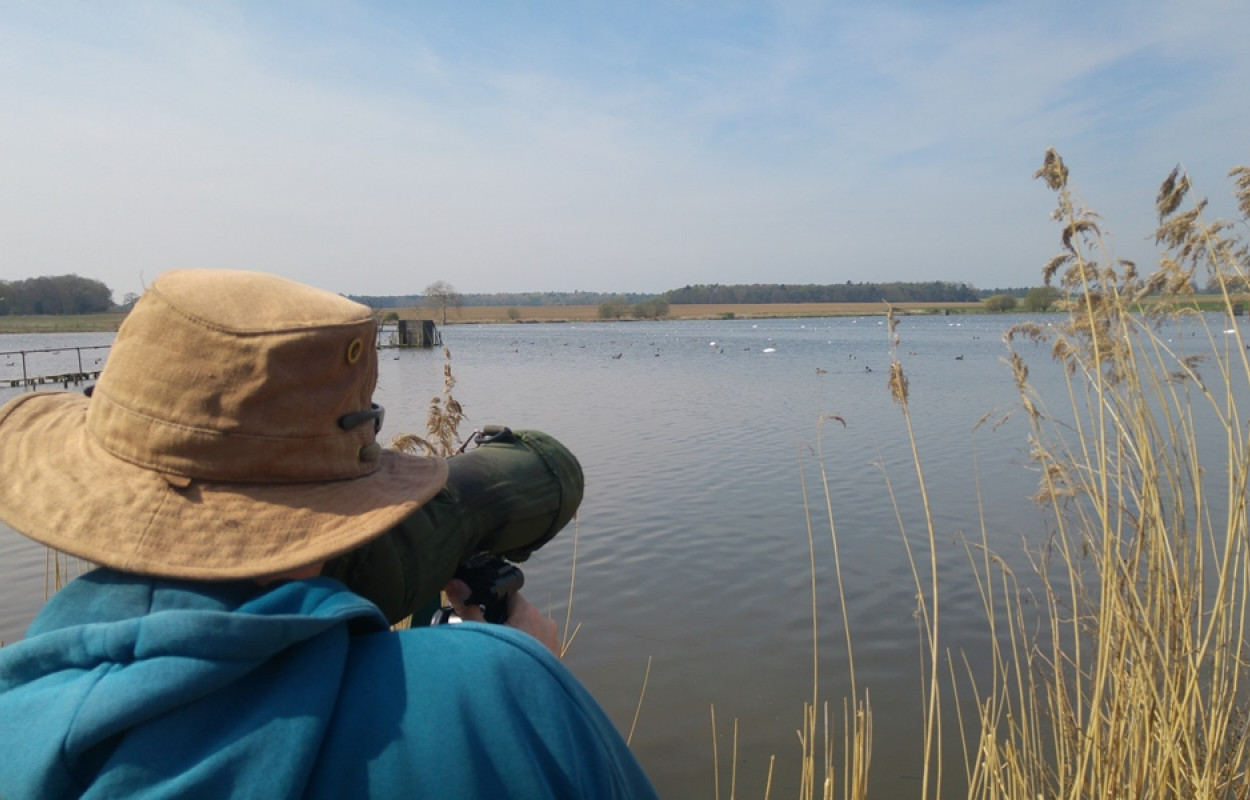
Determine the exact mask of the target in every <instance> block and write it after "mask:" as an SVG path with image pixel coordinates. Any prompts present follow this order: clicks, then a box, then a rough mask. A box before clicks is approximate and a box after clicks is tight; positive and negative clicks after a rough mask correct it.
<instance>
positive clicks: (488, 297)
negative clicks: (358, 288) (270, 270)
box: [348, 281, 657, 308]
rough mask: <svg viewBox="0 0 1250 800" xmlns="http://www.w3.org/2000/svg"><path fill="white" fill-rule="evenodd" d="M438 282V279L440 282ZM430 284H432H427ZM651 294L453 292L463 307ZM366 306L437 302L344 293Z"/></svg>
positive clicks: (425, 297) (588, 302)
mask: <svg viewBox="0 0 1250 800" xmlns="http://www.w3.org/2000/svg"><path fill="white" fill-rule="evenodd" d="M441 282H442V281H439V283H441ZM431 285H433V284H431ZM656 296H657V295H655V294H624V295H622V294H620V293H618V292H495V293H493V294H465V293H457V297H459V298H460V305H464V306H597V305H599V304H600V303H603V302H606V301H608V300H613V299H615V298H617V297H625V298H627V299H628V302H630V303H637V302H639V301H642V300H648V299H650V298H652V297H656ZM348 298H350V299H352V300H355V301H356V302H357V303H364V304H365V305H367V306H369V307H370V308H411V307H413V306H433V305H439V304H440V303H441V301H440V300H439V298H436V297H431V296H430V295H429V294H394V295H356V294H353V295H348Z"/></svg>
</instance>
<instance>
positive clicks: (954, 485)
mask: <svg viewBox="0 0 1250 800" xmlns="http://www.w3.org/2000/svg"><path fill="white" fill-rule="evenodd" d="M1052 319H1053V318H1052ZM1018 321H1020V318H1015V317H991V316H976V317H967V318H954V317H908V318H905V319H904V320H903V321H902V322H901V324H900V326H899V331H898V332H899V334H900V336H901V337H902V338H901V343H900V345H899V351H898V352H899V357H900V360H901V361H902V363H903V365H904V369H905V372H906V375H907V377H908V379H909V382H910V388H911V409H912V415H913V423H914V426H915V433H916V438H917V443H918V447H919V450H920V457H921V459H922V462H923V465H924V470H925V480H926V484H927V489H928V493H929V498H930V502H931V504H932V508H933V511H934V515H935V524H936V527H937V530H938V538H939V545H938V547H939V558H940V560H941V567H940V569H941V572H942V577H943V581H944V589H943V592H944V593H943V596H942V603H943V606H942V620H943V636H944V646H946V647H950V648H952V649H953V651H954V652H959V651H960V650H963V651H965V652H966V653H967V654H968V657H969V659H970V660H972V661H973V662H976V661H977V659H978V653H983V652H984V648H985V643H986V634H985V623H984V614H983V612H982V610H981V605H980V599H979V596H978V594H977V591H976V587H975V585H974V583H973V581H972V580H971V578H970V575H969V570H968V567H967V557H966V555H965V552H964V549H963V545H962V544H961V540H960V537H961V535H963V534H967V535H968V536H969V537H972V538H977V539H979V537H980V523H979V521H978V503H980V505H981V507H982V508H983V511H984V515H985V519H986V520H987V526H988V533H987V535H988V537H989V540H990V544H991V546H992V547H993V548H995V549H996V550H998V551H999V552H1001V553H1003V554H1005V555H1006V556H1007V557H1008V560H1009V561H1012V562H1013V563H1015V564H1016V565H1017V567H1018V570H1022V568H1020V567H1019V565H1021V564H1022V563H1023V560H1022V558H1021V557H1020V552H1021V548H1022V543H1025V542H1027V543H1029V544H1030V545H1032V546H1036V545H1037V544H1038V543H1039V542H1040V541H1041V540H1042V538H1043V537H1044V535H1045V533H1046V525H1045V518H1044V516H1043V515H1042V513H1041V512H1040V511H1039V510H1037V509H1036V507H1034V506H1033V505H1032V504H1031V503H1030V501H1029V500H1028V496H1029V495H1030V494H1031V493H1032V492H1033V491H1034V490H1035V489H1036V475H1035V474H1034V473H1033V472H1032V471H1031V470H1030V469H1029V467H1028V462H1027V453H1028V447H1027V441H1026V433H1027V430H1026V428H1027V426H1026V423H1025V420H1024V419H1023V416H1022V415H1020V414H1016V415H1015V416H1012V417H1010V418H1008V419H1007V420H1006V421H1005V422H1003V423H1002V424H1001V425H998V426H997V427H996V428H993V429H992V430H991V427H992V426H990V425H984V426H982V427H981V428H980V429H979V431H978V432H977V433H975V434H974V432H973V429H974V428H975V427H976V426H977V423H978V421H979V420H981V419H982V417H983V416H985V415H986V414H987V413H989V414H991V415H992V419H995V420H997V419H998V418H999V417H1000V416H1001V415H1003V414H1005V413H1006V412H1009V411H1011V410H1012V409H1014V408H1015V407H1016V405H1017V402H1016V393H1015V388H1014V385H1013V383H1012V380H1011V376H1010V373H1009V371H1008V369H1007V367H1006V366H1005V365H1004V364H1003V363H1002V361H1001V359H1002V358H1003V357H1004V356H1005V354H1006V349H1005V346H1004V345H1003V343H1002V333H1003V330H1004V328H1005V327H1006V325H1007V324H1008V323H1009V322H1018ZM1039 321H1041V322H1043V324H1045V322H1046V318H1041V319H1040V320H1039ZM1212 324H1213V326H1214V327H1215V328H1216V329H1219V328H1221V327H1223V323H1221V322H1220V321H1219V320H1218V319H1216V320H1215V321H1214V322H1213V323H1212ZM442 333H443V339H444V342H445V344H446V345H447V347H448V348H449V349H450V350H451V364H452V371H453V373H454V375H455V377H456V379H457V385H456V387H455V389H454V391H453V393H454V395H455V396H456V398H457V399H458V400H459V401H460V402H461V403H462V404H463V406H464V408H465V411H466V413H467V414H468V417H469V423H468V425H469V426H470V429H471V428H472V427H480V426H482V425H485V424H491V423H498V424H506V425H509V426H511V427H513V428H535V429H539V430H543V431H546V432H548V433H550V434H552V435H554V436H556V437H557V438H559V439H560V440H561V441H563V442H564V443H565V444H566V445H567V446H568V447H569V448H570V449H571V450H572V451H573V452H574V453H575V454H576V455H577V456H578V457H579V458H580V460H581V462H582V465H583V468H584V470H585V473H586V481H587V488H586V496H585V500H584V502H583V504H582V508H581V512H580V514H579V518H578V521H577V524H576V530H574V527H573V526H570V528H569V529H568V530H566V531H565V532H564V533H562V534H561V535H560V536H559V537H557V538H556V540H554V541H553V542H552V543H551V544H549V545H548V546H547V547H546V548H544V549H543V550H542V551H540V552H539V553H538V554H537V555H536V556H535V557H534V558H533V559H531V561H530V562H529V563H528V564H527V565H526V567H525V572H526V590H525V591H526V594H527V595H528V596H529V598H530V599H531V600H532V601H533V602H534V603H535V604H536V605H538V606H539V607H540V608H544V609H550V611H551V614H552V615H553V616H554V617H555V618H556V619H557V620H560V621H563V620H564V619H565V616H566V613H567V612H568V607H569V584H570V574H571V571H572V568H573V564H574V546H575V545H576V581H575V591H574V593H573V599H572V613H571V617H572V619H573V620H574V622H575V623H580V624H581V628H580V630H579V632H578V633H577V636H576V639H575V640H574V642H573V644H572V647H571V649H570V651H569V653H568V655H567V657H566V663H567V664H568V666H569V667H570V668H571V669H572V670H573V672H574V673H576V674H577V675H578V676H579V677H580V678H581V679H582V681H583V682H584V683H585V684H586V685H587V686H588V687H589V688H590V690H591V691H592V692H593V693H594V694H595V696H596V697H597V698H598V699H599V700H600V702H601V703H602V704H603V705H604V707H605V708H606V709H607V711H608V713H609V714H610V716H611V717H612V718H613V720H614V721H615V722H616V724H617V725H618V726H619V727H620V728H621V730H622V731H623V732H628V731H629V730H630V727H631V725H633V722H634V716H635V709H636V707H637V704H638V699H639V693H640V690H641V688H642V686H643V681H644V676H645V675H646V674H647V667H648V659H650V662H651V665H650V674H649V677H648V678H647V685H646V693H645V697H644V698H643V701H642V707H641V711H640V713H639V714H638V719H637V725H636V730H635V732H634V736H633V744H632V747H633V749H634V751H635V753H637V755H638V756H639V758H640V759H641V761H642V763H643V765H644V767H645V768H646V769H647V771H648V772H649V773H650V774H651V776H652V777H653V779H654V781H655V782H656V785H657V787H658V788H659V789H660V792H661V794H662V795H663V796H665V797H691V796H710V795H711V794H712V791H713V781H714V775H713V766H712V764H713V756H712V750H713V731H712V724H711V717H710V709H711V708H712V707H713V706H714V707H715V714H716V720H717V723H718V732H717V740H718V747H719V751H720V764H721V770H722V776H721V784H722V792H725V793H726V794H727V787H728V781H729V763H730V748H731V746H732V731H733V721H734V720H735V719H736V720H737V722H738V747H737V752H738V763H737V789H738V793H739V795H740V796H743V797H754V796H763V791H764V785H765V780H766V776H767V774H768V769H769V760H770V757H772V756H774V755H775V756H776V766H775V768H774V774H773V785H772V793H773V796H775V797H789V796H793V795H794V794H795V792H796V790H797V787H798V784H799V771H798V762H799V744H798V739H797V737H796V734H795V731H796V730H797V729H798V728H799V727H800V725H801V724H802V706H803V702H804V701H805V700H810V699H811V697H812V691H813V687H812V672H813V666H812V659H813V646H812V640H811V639H812V637H811V630H812V619H811V613H812V612H811V608H812V601H811V561H810V557H809V543H808V533H807V530H808V527H807V518H806V516H805V512H804V500H803V491H804V480H803V479H802V478H801V476H802V475H805V476H806V485H807V486H806V488H807V492H808V496H809V500H810V501H811V503H812V505H813V513H812V518H813V526H814V530H815V533H816V539H815V544H816V547H815V561H816V569H817V572H818V573H819V579H818V588H817V595H818V599H817V604H818V615H819V627H820V637H819V638H820V643H819V650H818V653H819V663H820V696H821V698H822V701H823V700H829V701H830V702H831V709H832V711H833V712H835V719H836V720H837V722H838V728H837V735H838V737H839V741H840V737H841V722H840V720H841V709H842V698H843V697H844V696H846V695H847V694H848V693H849V691H850V682H849V676H848V674H847V653H846V647H845V636H844V632H843V626H842V620H841V611H840V609H839V607H838V603H837V593H836V586H835V584H834V582H833V549H832V544H831V537H830V530H829V523H828V519H827V515H826V512H825V498H824V493H823V489H822V486H821V476H820V462H819V461H818V460H817V458H816V452H817V448H818V447H819V449H820V450H821V451H822V452H823V463H824V467H825V470H826V473H827V478H828V490H829V493H830V497H831V502H832V508H833V517H834V522H835V526H836V530H837V535H838V547H839V551H840V557H841V563H842V569H843V578H844V581H845V586H846V598H847V613H848V616H849V619H850V627H851V636H852V640H853V648H854V659H855V669H856V674H857V679H858V683H859V685H860V687H861V690H862V687H866V688H867V689H868V691H869V692H870V695H871V702H872V709H873V725H874V729H875V733H874V749H873V767H872V772H871V778H870V787H871V790H872V795H873V796H879V797H890V796H914V795H915V794H917V793H918V792H919V781H918V776H919V774H920V758H921V752H922V733H923V729H922V716H921V688H920V687H921V682H920V678H921V669H922V662H921V658H920V645H919V641H918V633H917V631H918V628H917V621H916V619H915V617H914V611H915V609H916V600H915V595H916V589H915V586H914V583H913V579H912V576H911V569H910V567H909V564H908V560H907V556H906V552H905V550H904V544H903V535H902V534H901V533H900V524H899V521H898V519H896V515H895V511H894V504H893V502H892V500H891V494H890V490H889V486H887V479H888V481H889V485H890V486H892V487H893V493H894V496H895V497H896V498H897V501H898V507H899V509H900V515H901V518H902V523H903V527H904V528H905V529H906V530H907V531H908V533H909V535H910V536H912V537H915V541H916V542H920V540H921V539H922V538H923V536H924V527H923V513H922V508H921V503H920V495H919V488H918V483H917V479H916V472H915V468H914V466H913V464H912V457H911V450H910V445H909V444H908V440H907V435H906V429H905V427H904V422H903V417H902V414H901V412H900V410H899V407H898V406H897V405H896V404H894V403H893V402H892V401H891V399H890V394H889V391H888V389H887V387H886V378H887V374H888V367H889V359H890V356H889V350H888V335H887V332H886V330H885V323H884V319H883V318H879V317H862V318H836V319H833V318H831V319H808V320H767V321H747V320H731V321H715V322H711V321H701V322H677V321H667V322H656V323H642V322H628V323H625V322H618V323H595V324H548V325H517V324H510V325H483V326H450V327H447V328H445V329H443V331H442ZM1178 335H1183V334H1178ZM109 338H111V336H110V335H107V334H101V335H100V336H98V337H91V336H84V335H73V336H70V335H65V336H61V335H52V334H47V335H41V336H37V337H15V336H0V351H11V350H18V349H23V348H28V347H53V346H66V347H69V346H73V345H86V344H96V343H98V342H100V341H105V342H107V341H108V340H109ZM1021 350H1022V351H1023V352H1024V353H1025V354H1026V356H1029V357H1030V364H1031V366H1032V368H1033V372H1032V377H1033V380H1034V382H1035V383H1036V384H1037V385H1038V386H1039V387H1041V389H1042V390H1043V393H1044V397H1046V398H1047V399H1048V400H1049V401H1050V402H1051V403H1053V404H1056V405H1063V404H1064V402H1066V401H1065V398H1066V394H1065V393H1064V391H1063V390H1062V381H1061V379H1060V378H1059V373H1058V370H1057V368H1055V367H1054V366H1053V365H1052V364H1051V363H1050V358H1049V354H1048V351H1047V350H1045V349H1044V348H1040V347H1038V348H1035V347H1034V346H1032V345H1027V346H1021ZM93 358H94V357H93ZM6 360H7V359H6ZM442 367H443V355H442V352H441V351H440V350H433V351H416V350H402V351H401V350H383V351H381V353H380V378H379V389H378V392H377V399H378V401H379V402H380V403H382V404H383V405H384V406H386V408H387V417H386V425H387V428H386V429H385V430H384V431H383V435H384V436H386V437H389V436H393V435H396V434H398V433H402V432H409V431H412V432H423V431H424V419H425V410H426V407H427V405H428V403H429V400H430V398H431V397H432V396H434V395H436V394H438V393H440V392H441V390H442ZM3 369H4V368H3V367H0V386H4V385H7V382H5V381H3V379H4V378H5V373H4V372H3ZM9 369H12V367H9ZM50 371H60V370H50ZM15 391H16V390H8V389H0V400H3V399H7V398H8V397H10V396H12V395H13V394H14V393H15ZM822 414H834V415H837V416H838V417H841V419H842V420H843V421H844V422H845V425H842V424H840V423H838V422H826V423H825V424H824V426H823V433H821V432H820V431H819V430H818V419H819V418H820V417H821V415H822ZM818 436H819V437H820V441H819V442H818ZM974 467H975V473H974ZM978 476H979V484H978ZM978 485H979V490H980V491H979V495H978ZM575 534H576V536H575ZM0 563H2V564H3V567H2V568H0V570H2V573H0V574H2V575H3V580H2V581H0V639H3V640H6V641H13V640H15V639H18V638H20V636H21V634H22V631H23V629H24V627H25V625H26V624H27V622H28V621H29V619H30V617H31V615H32V614H33V613H34V612H35V611H36V610H37V608H38V605H39V604H40V602H41V601H42V598H43V583H44V564H45V554H44V551H43V549H42V548H39V547H37V546H34V545H31V544H30V543H28V542H27V541H26V540H24V539H22V538H21V537H19V536H17V535H15V534H13V532H12V531H10V530H8V529H7V528H3V526H0ZM947 746H948V748H950V749H951V752H952V753H955V751H956V748H957V745H956V744H955V743H954V742H949V743H948V745H947Z"/></svg>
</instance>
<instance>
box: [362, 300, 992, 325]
mask: <svg viewBox="0 0 1250 800" xmlns="http://www.w3.org/2000/svg"><path fill="white" fill-rule="evenodd" d="M895 309H896V310H899V311H903V312H909V313H934V312H937V311H941V310H942V309H949V310H950V311H951V312H954V313H970V312H979V311H981V309H982V305H981V304H980V303H906V304H900V305H896V306H895ZM386 311H394V312H396V313H398V314H399V315H400V316H401V317H404V318H413V317H416V316H418V315H421V316H425V317H434V319H435V321H436V322H437V321H439V315H438V314H437V313H436V312H434V311H432V310H430V309H420V310H414V309H412V308H388V309H386ZM510 311H512V312H513V313H514V314H515V318H514V317H512V316H509V312H510ZM884 313H885V305H884V304H882V303H724V304H708V305H705V304H697V305H671V306H669V310H668V318H669V319H723V318H725V317H727V316H728V315H729V314H732V315H733V316H734V318H736V319H764V318H772V317H835V316H858V315H867V314H884ZM597 319H599V307H598V306H465V307H463V308H448V309H447V324H448V325H453V324H457V323H480V322H590V321H593V320H597Z"/></svg>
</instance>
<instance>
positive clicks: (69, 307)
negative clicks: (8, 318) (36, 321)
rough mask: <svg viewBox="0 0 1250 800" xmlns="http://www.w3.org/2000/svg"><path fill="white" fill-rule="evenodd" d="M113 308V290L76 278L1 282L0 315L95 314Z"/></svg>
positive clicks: (60, 277) (54, 277)
mask: <svg viewBox="0 0 1250 800" xmlns="http://www.w3.org/2000/svg"><path fill="white" fill-rule="evenodd" d="M112 308H113V291H112V290H111V289H109V287H107V286H105V285H104V284H103V283H102V282H100V281H97V280H93V279H91V278H80V277H79V276H77V275H56V276H44V277H40V278H27V279H25V280H20V281H0V316H4V315H9V314H94V313H98V312H101V311H108V310H110V309H112Z"/></svg>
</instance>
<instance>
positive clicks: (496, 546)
mask: <svg viewBox="0 0 1250 800" xmlns="http://www.w3.org/2000/svg"><path fill="white" fill-rule="evenodd" d="M486 433H487V439H486V440H483V441H482V443H481V444H479V445H478V446H477V447H475V448H473V449H471V450H468V451H466V452H464V453H460V454H458V455H454V456H452V457H450V458H448V459H447V466H448V477H447V485H446V486H444V487H443V489H442V490H441V491H440V492H439V493H438V494H436V495H435V496H434V497H433V498H432V499H431V500H430V501H429V502H427V503H426V504H425V505H423V506H422V507H421V508H419V509H417V510H416V511H415V512H413V513H412V514H411V515H410V516H408V517H407V518H405V519H404V520H403V521H402V522H400V523H399V524H398V525H396V526H395V527H393V528H391V529H390V530H388V531H387V532H386V533H384V534H383V535H381V536H379V537H378V538H376V539H374V540H372V541H370V542H369V543H368V544H365V545H364V546H362V547H359V548H357V549H355V550H353V551H351V552H349V553H345V554H344V555H341V556H339V557H337V558H334V559H332V560H331V561H329V562H328V563H327V564H326V566H325V568H324V569H323V570H322V573H321V574H322V575H326V576H329V577H332V578H337V579H338V580H340V581H342V582H343V583H345V584H346V585H347V587H348V588H349V589H351V590H352V591H353V592H355V593H356V594H359V595H361V596H362V597H365V598H367V599H369V600H371V601H372V602H373V603H374V604H376V605H377V606H378V608H380V609H382V612H383V613H384V614H386V618H387V619H388V620H390V621H391V623H392V624H394V623H396V622H399V621H400V620H402V619H404V618H405V617H408V616H410V615H417V616H415V617H414V620H413V624H418V625H419V624H424V622H425V619H428V617H429V615H428V614H425V613H424V612H426V611H430V612H431V613H432V610H433V609H435V608H437V604H438V601H439V592H440V591H442V588H443V587H444V586H446V585H447V581H449V580H451V577H452V574H453V573H454V572H455V571H456V566H457V565H458V564H459V563H460V562H461V561H463V560H464V559H466V558H468V557H470V556H473V555H477V554H478V553H492V554H494V555H498V556H501V557H503V558H506V559H507V560H509V561H513V562H522V561H525V560H526V559H527V558H529V557H530V554H531V553H533V552H534V551H535V550H537V549H538V548H540V547H542V546H543V545H544V544H546V543H547V542H549V541H551V539H552V537H554V536H555V535H556V534H557V533H559V532H560V530H561V529H562V528H563V527H564V526H565V525H566V524H568V521H569V520H571V519H572V518H573V515H574V514H576V513H577V507H578V506H579V505H580V504H581V502H582V491H583V489H584V487H585V478H584V477H583V475H582V467H581V465H580V464H579V463H578V461H577V458H576V457H575V456H574V455H573V454H572V453H571V452H569V450H568V448H566V447H565V446H564V445H562V444H560V442H558V441H556V439H555V438H553V437H551V436H549V435H547V434H545V433H542V432H540V431H527V430H518V431H510V430H508V429H506V428H488V429H487V431H486ZM490 436H493V438H489V437H490ZM422 614H424V619H423V618H421V615H422Z"/></svg>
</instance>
